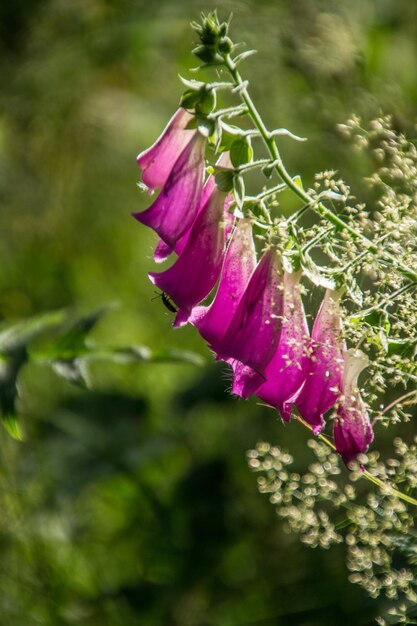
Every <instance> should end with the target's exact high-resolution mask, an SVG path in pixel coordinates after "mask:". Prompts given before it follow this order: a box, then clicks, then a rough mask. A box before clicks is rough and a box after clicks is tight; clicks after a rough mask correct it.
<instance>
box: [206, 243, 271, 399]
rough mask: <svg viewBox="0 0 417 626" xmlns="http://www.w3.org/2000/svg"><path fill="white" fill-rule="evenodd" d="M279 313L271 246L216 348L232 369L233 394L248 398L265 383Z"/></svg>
mask: <svg viewBox="0 0 417 626" xmlns="http://www.w3.org/2000/svg"><path fill="white" fill-rule="evenodd" d="M282 312H283V285H282V264H281V259H280V257H279V255H278V252H277V250H276V248H275V247H273V246H271V247H269V248H268V250H267V251H266V252H265V253H264V254H263V256H262V258H261V259H260V261H259V263H258V265H257V266H256V268H255V270H254V272H253V273H252V275H251V278H250V280H249V282H248V285H247V287H246V289H245V291H244V293H243V295H242V297H241V299H240V301H239V304H238V306H237V308H236V312H235V314H234V315H233V317H232V320H231V322H230V324H229V327H228V329H227V331H226V333H225V335H224V337H223V339H222V340H221V342H220V344H219V345H218V346H216V347H215V349H216V352H217V353H218V358H221V359H223V360H225V361H227V362H229V363H231V364H232V366H233V369H234V373H235V381H234V384H233V392H234V393H237V394H238V395H241V396H242V397H244V398H247V397H248V396H249V395H251V394H252V393H254V392H255V391H256V389H257V388H258V387H259V386H260V385H261V384H262V382H263V381H264V380H265V368H266V366H267V365H268V363H269V361H270V360H271V359H272V357H273V354H274V352H275V349H276V346H277V345H278V341H279V337H280V330H281V323H282ZM235 361H238V362H239V363H235ZM240 364H241V365H240Z"/></svg>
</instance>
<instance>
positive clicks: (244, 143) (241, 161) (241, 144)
mask: <svg viewBox="0 0 417 626" xmlns="http://www.w3.org/2000/svg"><path fill="white" fill-rule="evenodd" d="M252 158H253V150H252V146H251V143H250V138H249V137H239V138H238V139H235V140H234V142H233V143H232V145H231V147H230V160H231V161H232V163H233V165H234V167H240V166H241V165H246V164H247V163H250V162H251V161H252Z"/></svg>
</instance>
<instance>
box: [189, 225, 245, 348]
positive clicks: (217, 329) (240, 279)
mask: <svg viewBox="0 0 417 626" xmlns="http://www.w3.org/2000/svg"><path fill="white" fill-rule="evenodd" d="M255 265H256V251H255V244H254V242H253V236H252V226H251V222H250V220H248V219H241V220H239V221H238V222H237V224H236V227H235V229H234V231H233V234H232V237H231V239H230V243H229V246H228V248H227V253H226V256H225V259H224V262H223V268H222V272H221V276H220V282H219V286H218V289H217V293H216V296H215V298H214V300H213V302H212V303H211V305H210V306H198V307H196V308H195V309H194V310H193V313H192V316H191V317H190V322H191V323H192V324H194V326H196V327H197V329H198V331H199V333H200V335H201V336H202V337H203V338H204V339H205V340H206V341H207V342H208V343H209V344H210V346H211V347H212V348H213V350H216V346H219V345H220V342H221V340H222V338H223V336H224V334H225V332H226V330H227V328H228V326H229V324H230V322H231V320H232V317H233V315H234V313H235V311H236V309H237V306H238V304H239V300H240V298H241V296H242V294H243V292H244V291H245V288H246V286H247V284H248V281H249V278H250V276H251V274H252V272H253V270H254V269H255Z"/></svg>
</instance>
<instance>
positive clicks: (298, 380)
mask: <svg viewBox="0 0 417 626" xmlns="http://www.w3.org/2000/svg"><path fill="white" fill-rule="evenodd" d="M300 278H301V272H294V273H292V274H290V273H289V272H285V273H284V312H283V320H282V329H281V337H280V340H279V343H278V347H277V349H276V351H275V354H274V356H273V357H272V360H271V361H270V362H269V364H268V365H267V367H266V369H265V376H266V381H265V382H264V383H263V384H262V386H261V387H260V388H259V389H258V390H257V392H256V395H257V396H258V397H259V398H261V400H263V401H264V402H267V403H268V404H270V405H271V406H274V407H275V408H276V409H278V410H279V412H280V414H281V417H282V418H283V419H284V420H286V421H289V420H290V418H291V401H292V398H293V396H294V394H295V393H296V392H297V391H298V389H299V388H300V387H301V385H302V384H303V382H304V380H305V378H306V375H307V371H308V363H309V359H308V356H307V347H308V344H309V341H310V337H309V331H308V325H307V319H306V315H305V312H304V306H303V302H302V299H301V294H300Z"/></svg>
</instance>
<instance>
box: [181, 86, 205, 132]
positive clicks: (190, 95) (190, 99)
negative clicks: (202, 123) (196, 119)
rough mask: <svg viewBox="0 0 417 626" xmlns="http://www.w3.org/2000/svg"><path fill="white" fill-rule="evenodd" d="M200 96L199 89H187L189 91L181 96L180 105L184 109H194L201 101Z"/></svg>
mask: <svg viewBox="0 0 417 626" xmlns="http://www.w3.org/2000/svg"><path fill="white" fill-rule="evenodd" d="M200 97H201V96H200V93H199V92H198V91H194V90H193V89H187V91H184V93H183V94H182V96H181V100H180V106H181V107H182V108H183V109H187V110H190V109H191V110H193V109H195V108H196V105H197V103H198V102H199V100H200ZM191 121H192V120H191ZM187 127H188V126H187Z"/></svg>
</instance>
